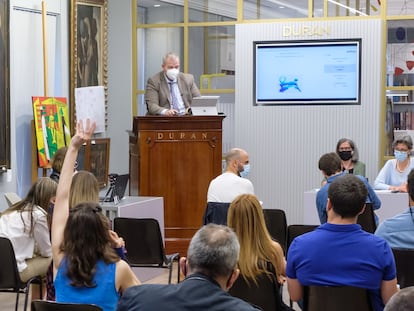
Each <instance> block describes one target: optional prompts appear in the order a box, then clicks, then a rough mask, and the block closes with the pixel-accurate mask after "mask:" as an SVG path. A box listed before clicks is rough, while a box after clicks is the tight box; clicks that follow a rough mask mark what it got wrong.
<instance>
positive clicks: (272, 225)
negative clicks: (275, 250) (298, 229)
mask: <svg viewBox="0 0 414 311" xmlns="http://www.w3.org/2000/svg"><path fill="white" fill-rule="evenodd" d="M263 214H264V218H265V222H266V227H267V230H268V231H269V233H270V236H271V237H272V238H273V239H274V240H275V241H277V242H279V244H280V246H282V248H283V251H284V253H285V254H286V239H287V221H286V214H285V211H283V210H281V209H264V210H263Z"/></svg>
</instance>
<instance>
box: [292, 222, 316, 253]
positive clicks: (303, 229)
mask: <svg viewBox="0 0 414 311" xmlns="http://www.w3.org/2000/svg"><path fill="white" fill-rule="evenodd" d="M317 227H319V226H318V225H289V226H288V227H287V240H286V249H287V250H289V246H290V244H292V241H293V240H294V239H295V238H296V237H297V236H299V235H302V234H304V233H307V232H311V231H313V230H315V229H316V228H317Z"/></svg>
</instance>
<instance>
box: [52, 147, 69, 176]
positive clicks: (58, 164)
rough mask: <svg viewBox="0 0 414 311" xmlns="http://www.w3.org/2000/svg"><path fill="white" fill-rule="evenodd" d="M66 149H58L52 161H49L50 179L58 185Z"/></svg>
mask: <svg viewBox="0 0 414 311" xmlns="http://www.w3.org/2000/svg"><path fill="white" fill-rule="evenodd" d="M67 150H68V148H67V147H62V148H59V149H58V151H56V153H55V154H54V155H53V158H52V160H51V161H50V163H51V165H52V173H51V174H50V176H49V177H50V178H51V179H53V180H54V181H56V182H57V183H59V177H60V171H61V170H62V165H63V161H64V160H65V155H66V151H67Z"/></svg>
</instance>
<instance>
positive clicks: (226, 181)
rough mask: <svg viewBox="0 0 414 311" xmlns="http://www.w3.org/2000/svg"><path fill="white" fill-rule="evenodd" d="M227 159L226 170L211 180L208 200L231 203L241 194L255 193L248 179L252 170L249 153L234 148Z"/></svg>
mask: <svg viewBox="0 0 414 311" xmlns="http://www.w3.org/2000/svg"><path fill="white" fill-rule="evenodd" d="M225 160H226V170H225V172H224V173H223V174H221V175H219V176H217V177H216V178H214V179H213V180H212V181H211V182H210V186H209V187H208V192H207V202H223V203H231V202H232V201H233V200H234V198H235V197H237V196H238V195H240V194H245V193H248V194H254V188H253V184H252V182H251V181H250V180H248V179H246V177H247V175H248V173H249V171H250V164H249V155H248V153H247V152H246V151H245V150H243V149H240V148H233V149H231V150H230V151H229V152H228V153H227V154H226V156H225Z"/></svg>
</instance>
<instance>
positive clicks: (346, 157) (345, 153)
mask: <svg viewBox="0 0 414 311" xmlns="http://www.w3.org/2000/svg"><path fill="white" fill-rule="evenodd" d="M339 157H340V158H341V159H342V161H348V160H349V159H350V158H352V151H339Z"/></svg>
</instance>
